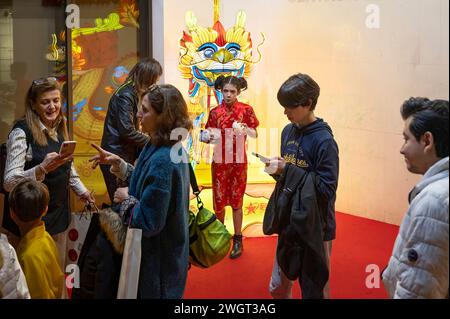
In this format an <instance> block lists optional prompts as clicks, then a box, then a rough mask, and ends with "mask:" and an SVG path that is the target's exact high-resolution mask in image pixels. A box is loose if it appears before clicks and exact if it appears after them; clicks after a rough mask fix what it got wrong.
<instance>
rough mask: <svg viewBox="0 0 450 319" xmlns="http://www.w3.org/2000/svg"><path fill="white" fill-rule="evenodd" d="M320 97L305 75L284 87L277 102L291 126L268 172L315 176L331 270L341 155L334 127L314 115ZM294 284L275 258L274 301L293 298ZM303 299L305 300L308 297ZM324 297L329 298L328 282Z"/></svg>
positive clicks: (311, 81) (267, 167)
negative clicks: (286, 170)
mask: <svg viewBox="0 0 450 319" xmlns="http://www.w3.org/2000/svg"><path fill="white" fill-rule="evenodd" d="M319 95H320V87H319V85H318V84H317V83H316V82H315V81H314V80H313V79H312V78H311V77H310V76H308V75H306V74H301V73H300V74H296V75H293V76H291V77H290V78H289V79H288V80H287V81H286V82H285V83H284V84H283V85H282V86H281V88H280V90H279V91H278V96H277V97H278V101H279V102H280V104H281V105H282V106H283V108H284V114H286V116H287V118H288V119H289V121H291V124H289V125H287V126H286V127H285V128H284V129H283V132H282V135H281V157H273V158H270V159H269V162H268V163H266V172H267V173H269V174H271V175H272V176H274V178H275V179H277V177H278V176H280V175H281V174H282V173H283V171H284V168H285V166H286V165H295V166H296V167H298V168H300V169H303V170H306V171H307V172H314V173H315V175H316V182H315V189H316V193H317V198H318V202H317V204H318V206H319V207H320V209H321V210H323V211H325V212H326V216H327V220H326V225H325V227H324V237H323V243H324V249H325V257H326V259H327V260H326V262H327V264H328V269H329V258H330V255H331V241H332V240H334V239H335V237H336V222H335V211H334V204H335V201H336V189H337V185H338V175H339V154H338V146H337V144H336V141H335V140H334V137H333V133H332V130H331V128H330V127H329V126H328V124H327V123H326V122H324V121H323V120H322V119H320V118H316V116H315V115H314V109H315V107H316V104H317V100H318V98H319ZM292 285H293V282H292V281H290V280H289V279H288V278H287V277H286V276H285V275H284V274H283V272H282V270H281V269H280V267H279V265H278V263H277V258H275V263H274V268H273V272H272V278H271V281H270V293H271V294H272V296H273V297H274V298H291V295H292V293H291V290H292ZM303 297H304V298H305V294H304V296H303ZM321 297H323V298H326V299H328V298H329V287H328V283H327V284H326V286H325V287H324V289H323V296H321ZM313 298H315V297H313Z"/></svg>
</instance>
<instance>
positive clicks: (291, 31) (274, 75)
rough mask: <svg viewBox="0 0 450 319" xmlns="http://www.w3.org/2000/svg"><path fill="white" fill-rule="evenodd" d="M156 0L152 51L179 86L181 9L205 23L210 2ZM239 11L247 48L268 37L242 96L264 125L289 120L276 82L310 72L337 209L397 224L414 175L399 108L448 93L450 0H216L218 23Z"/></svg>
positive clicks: (183, 86)
mask: <svg viewBox="0 0 450 319" xmlns="http://www.w3.org/2000/svg"><path fill="white" fill-rule="evenodd" d="M154 2H157V3H159V4H160V5H159V8H160V9H159V10H161V11H160V12H159V13H163V14H164V15H163V17H164V20H163V21H164V22H163V28H162V29H163V36H164V38H163V39H161V37H159V38H158V33H159V29H155V50H156V51H157V52H159V53H158V54H159V55H160V56H161V57H162V59H163V61H164V69H165V74H164V75H165V81H166V82H167V83H172V84H174V85H176V86H177V87H178V88H180V90H182V91H183V92H186V91H187V82H186V81H185V80H183V79H181V77H180V75H179V73H178V70H177V65H178V40H179V38H180V37H181V35H182V31H183V30H185V29H186V27H185V22H184V15H185V12H186V11H188V10H192V11H194V12H195V14H196V16H197V18H198V22H199V24H200V25H202V26H205V27H208V26H212V23H213V21H212V20H213V1H212V0H210V1H205V0H190V1H179V0H164V1H163V2H162V1H161V0H157V1H154ZM370 4H374V5H376V6H377V7H378V8H379V10H380V28H378V29H369V28H367V26H366V19H367V17H368V16H369V14H370V13H367V12H366V8H367V6H368V5H370ZM239 10H244V11H246V13H247V30H248V31H250V32H251V33H252V36H253V43H254V46H256V44H257V43H259V42H260V39H261V38H260V36H259V33H260V32H264V33H265V34H266V37H267V42H266V44H265V45H264V46H263V47H262V52H263V60H262V61H261V63H259V64H257V65H256V66H255V67H254V69H253V73H252V75H251V76H250V78H249V86H250V89H249V91H248V93H247V96H246V98H248V99H249V100H250V102H251V104H252V105H255V109H256V112H257V114H258V117H259V118H260V119H261V120H262V123H263V125H262V126H263V127H266V128H270V127H279V128H282V127H283V126H284V125H285V124H287V120H286V118H285V116H284V115H283V109H282V108H281V107H280V106H279V104H278V103H277V100H276V93H277V91H278V88H279V86H280V85H281V84H282V83H283V81H284V80H286V79H287V78H288V77H289V76H290V75H291V74H294V73H297V72H302V73H308V74H310V75H311V76H312V77H313V78H314V79H315V80H316V81H317V82H318V83H319V85H320V86H321V89H322V94H321V97H320V99H319V104H318V106H317V112H316V113H317V114H316V115H318V116H319V117H323V118H324V119H325V120H326V121H327V122H328V123H329V124H330V125H331V127H332V128H333V130H334V133H335V137H336V140H337V142H338V144H339V147H340V181H339V189H338V197H337V203H336V209H337V210H338V211H341V212H346V213H350V214H353V215H358V216H363V217H367V218H371V219H376V220H380V221H384V222H388V223H393V224H399V223H400V222H401V219H402V217H403V215H404V213H405V211H406V208H407V205H408V203H407V195H408V192H409V190H410V189H411V188H412V187H413V186H414V184H415V183H416V182H417V181H418V179H419V178H420V177H419V176H413V175H411V174H409V173H408V172H407V171H406V168H405V164H404V161H403V158H402V156H401V155H400V154H399V149H400V147H401V144H402V136H401V132H402V128H403V122H402V120H401V118H400V115H399V107H400V105H401V103H402V102H403V101H404V100H405V99H406V98H409V97H410V96H427V97H429V98H444V99H448V95H449V82H448V81H449V80H448V78H449V69H448V61H449V42H448V37H449V16H448V14H449V13H448V12H449V2H448V1H447V0H372V1H365V0H340V1H338V0H334V1H332V0H322V1H318V0H283V1H278V0H277V1H275V0H245V1H244V0H222V4H221V21H222V23H223V25H224V27H225V29H228V28H229V27H231V26H232V25H233V24H234V21H235V17H236V13H237V12H238V11H239ZM155 14H158V13H157V12H155ZM159 34H162V33H159ZM158 43H160V44H159V45H157V44H158ZM161 43H164V47H163V48H161ZM161 50H162V51H161Z"/></svg>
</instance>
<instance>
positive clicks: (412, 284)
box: [383, 157, 449, 299]
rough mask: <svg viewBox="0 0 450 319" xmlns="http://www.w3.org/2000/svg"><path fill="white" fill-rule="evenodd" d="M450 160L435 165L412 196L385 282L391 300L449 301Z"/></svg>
mask: <svg viewBox="0 0 450 319" xmlns="http://www.w3.org/2000/svg"><path fill="white" fill-rule="evenodd" d="M448 165H449V158H448V157H446V158H444V159H442V160H440V161H439V162H437V163H436V164H434V165H433V166H432V167H431V168H430V169H429V170H428V171H427V172H426V173H425V175H424V176H423V178H422V180H421V181H420V182H419V183H418V184H417V185H416V186H415V187H414V189H413V190H412V191H411V193H410V207H409V209H408V212H407V214H406V216H405V218H404V219H403V222H402V224H401V226H400V231H399V234H398V236H397V239H396V241H395V245H394V251H393V253H392V257H391V259H390V261H389V265H388V267H387V268H386V270H385V271H384V273H383V282H384V285H385V287H386V289H387V291H388V293H389V296H390V297H391V298H396V299H411V298H433V299H436V298H448V288H449V287H448V286H449V282H448V281H449V278H448V273H449V270H448V266H449V264H448V258H449V252H448V249H449V246H448V215H449V211H448V195H449V192H448V191H449V185H448V182H449V179H448Z"/></svg>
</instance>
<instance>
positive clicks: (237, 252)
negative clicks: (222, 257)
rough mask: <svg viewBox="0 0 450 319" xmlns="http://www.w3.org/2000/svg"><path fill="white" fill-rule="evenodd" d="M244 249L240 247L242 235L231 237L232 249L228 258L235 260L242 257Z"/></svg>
mask: <svg viewBox="0 0 450 319" xmlns="http://www.w3.org/2000/svg"><path fill="white" fill-rule="evenodd" d="M243 250H244V247H243V246H242V235H234V236H233V249H232V250H231V254H230V258H231V259H236V258H238V257H240V256H241V255H242V251H243Z"/></svg>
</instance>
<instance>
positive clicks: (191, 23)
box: [185, 11, 198, 32]
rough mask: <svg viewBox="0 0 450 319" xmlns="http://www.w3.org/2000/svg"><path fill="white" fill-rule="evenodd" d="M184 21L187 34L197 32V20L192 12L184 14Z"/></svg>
mask: <svg viewBox="0 0 450 319" xmlns="http://www.w3.org/2000/svg"><path fill="white" fill-rule="evenodd" d="M185 19H186V25H187V27H188V29H189V32H192V31H195V30H197V28H198V26H197V18H196V17H195V14H194V12H192V11H188V12H186V16H185Z"/></svg>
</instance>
